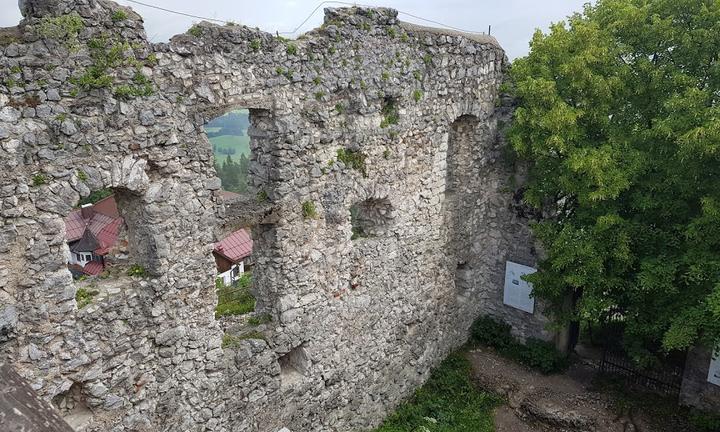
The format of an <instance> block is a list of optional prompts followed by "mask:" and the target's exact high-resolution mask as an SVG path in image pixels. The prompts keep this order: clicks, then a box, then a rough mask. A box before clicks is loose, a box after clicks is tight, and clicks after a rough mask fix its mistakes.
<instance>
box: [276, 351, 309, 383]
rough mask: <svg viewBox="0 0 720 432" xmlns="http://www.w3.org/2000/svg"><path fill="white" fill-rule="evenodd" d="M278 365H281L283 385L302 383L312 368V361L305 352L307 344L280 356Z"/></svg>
mask: <svg viewBox="0 0 720 432" xmlns="http://www.w3.org/2000/svg"><path fill="white" fill-rule="evenodd" d="M278 363H280V382H281V385H283V386H288V385H292V384H295V383H297V382H299V381H301V380H302V379H303V377H305V375H306V374H307V372H308V369H309V367H310V359H309V358H308V355H307V352H306V351H305V344H301V345H299V346H297V347H295V348H293V349H291V350H290V351H289V352H287V353H286V354H284V355H282V356H280V358H279V359H278Z"/></svg>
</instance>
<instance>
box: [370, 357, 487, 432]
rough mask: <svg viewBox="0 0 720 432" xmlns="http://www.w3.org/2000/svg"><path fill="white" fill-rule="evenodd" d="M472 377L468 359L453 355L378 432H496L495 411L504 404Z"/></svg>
mask: <svg viewBox="0 0 720 432" xmlns="http://www.w3.org/2000/svg"><path fill="white" fill-rule="evenodd" d="M470 376H471V375H470V362H469V361H468V360H467V359H466V358H465V356H464V355H463V354H462V353H461V352H456V353H454V354H451V355H450V356H448V358H446V359H445V360H444V361H443V362H442V364H440V366H439V367H438V368H437V369H435V370H434V371H433V373H432V375H431V376H430V379H429V380H428V382H427V383H426V384H425V385H424V386H422V387H421V388H420V389H418V390H417V391H416V392H415V394H414V395H413V397H412V398H411V399H410V400H409V401H407V402H405V403H404V404H402V405H401V406H400V407H399V408H398V409H397V411H395V413H394V414H392V415H390V417H388V418H387V419H386V420H385V422H383V424H382V426H380V427H379V428H378V429H376V430H375V432H419V431H422V432H492V431H494V430H495V426H494V424H493V409H494V408H495V407H496V406H498V405H499V404H500V403H501V400H500V399H499V398H497V397H496V396H493V395H491V394H489V393H485V392H483V391H481V390H478V389H477V388H476V387H475V386H474V385H473V383H472V381H471V378H470Z"/></svg>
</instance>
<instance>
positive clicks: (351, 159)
mask: <svg viewBox="0 0 720 432" xmlns="http://www.w3.org/2000/svg"><path fill="white" fill-rule="evenodd" d="M366 158H367V157H366V156H365V154H364V153H362V152H360V151H355V150H350V149H346V148H341V149H338V151H337V160H339V161H340V162H342V163H344V164H345V166H346V167H348V168H351V169H354V170H358V171H360V172H361V173H362V174H363V175H364V176H367V167H366V165H365V159H366Z"/></svg>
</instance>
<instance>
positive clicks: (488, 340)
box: [470, 316, 515, 350]
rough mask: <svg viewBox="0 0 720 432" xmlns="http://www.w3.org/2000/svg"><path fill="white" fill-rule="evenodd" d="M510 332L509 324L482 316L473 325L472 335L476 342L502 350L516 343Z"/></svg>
mask: <svg viewBox="0 0 720 432" xmlns="http://www.w3.org/2000/svg"><path fill="white" fill-rule="evenodd" d="M510 330H511V327H510V325H509V324H506V323H504V322H502V321H499V320H496V319H495V318H492V317H490V316H481V317H480V318H478V319H477V320H475V322H474V323H473V325H472V327H471V328H470V333H471V335H472V337H473V339H474V340H475V341H476V342H478V343H480V344H482V345H486V346H489V347H492V348H496V349H498V350H500V349H505V348H508V347H510V346H511V345H512V344H513V343H514V342H515V339H514V338H513V336H512V334H511V333H510Z"/></svg>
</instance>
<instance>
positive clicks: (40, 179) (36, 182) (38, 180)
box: [32, 174, 47, 186]
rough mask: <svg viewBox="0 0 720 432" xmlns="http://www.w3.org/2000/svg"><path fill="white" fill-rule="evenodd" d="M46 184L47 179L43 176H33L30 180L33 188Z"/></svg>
mask: <svg viewBox="0 0 720 432" xmlns="http://www.w3.org/2000/svg"><path fill="white" fill-rule="evenodd" d="M45 183H47V177H45V176H44V175H43V174H35V175H34V176H33V178H32V184H33V186H40V185H44V184H45Z"/></svg>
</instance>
